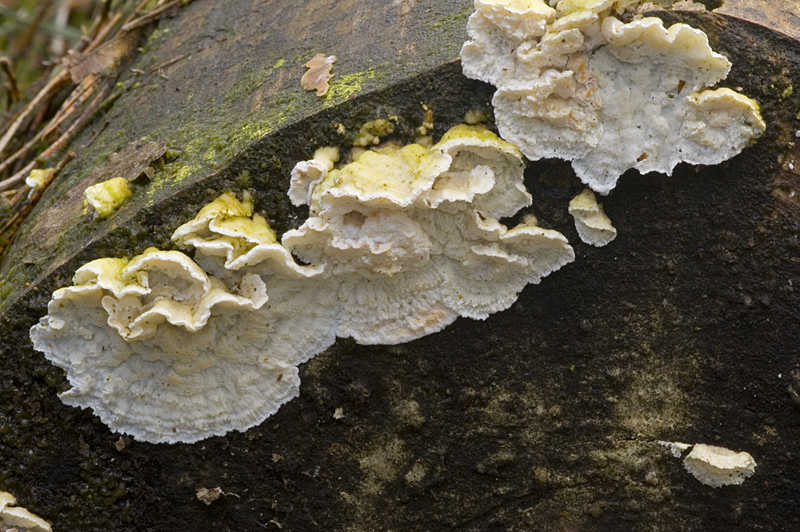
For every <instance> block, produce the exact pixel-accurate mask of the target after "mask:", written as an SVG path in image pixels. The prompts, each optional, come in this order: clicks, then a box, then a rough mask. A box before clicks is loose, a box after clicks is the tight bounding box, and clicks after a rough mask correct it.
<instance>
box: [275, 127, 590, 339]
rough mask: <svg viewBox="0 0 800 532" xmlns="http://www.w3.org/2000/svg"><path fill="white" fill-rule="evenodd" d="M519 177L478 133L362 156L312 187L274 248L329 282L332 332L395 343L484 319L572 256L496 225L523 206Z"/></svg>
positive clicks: (545, 237) (547, 239)
mask: <svg viewBox="0 0 800 532" xmlns="http://www.w3.org/2000/svg"><path fill="white" fill-rule="evenodd" d="M522 171H523V163H522V158H521V155H520V154H519V151H518V150H517V149H516V148H514V147H513V146H512V145H510V144H508V143H507V142H504V141H502V140H500V139H498V138H497V137H496V136H495V135H494V134H493V133H491V132H489V131H488V130H486V129H483V128H478V127H468V126H456V127H455V128H452V129H451V130H450V131H448V132H447V133H446V134H445V135H444V136H443V137H442V139H441V141H440V142H439V143H438V144H436V145H435V146H433V147H432V148H431V149H427V148H424V147H423V146H420V145H418V144H410V145H408V146H404V147H402V148H399V147H393V146H389V147H386V148H384V149H380V150H378V151H365V152H363V153H362V154H361V155H360V156H359V157H358V158H357V159H356V160H355V161H353V162H352V163H350V164H348V165H346V166H344V167H342V168H341V169H334V170H332V171H330V172H329V173H327V175H326V176H325V177H324V178H323V179H322V181H320V182H319V183H318V184H317V185H316V186H314V187H313V191H311V192H310V194H308V196H310V197H311V201H310V202H309V206H310V211H311V217H310V218H309V219H308V221H306V223H305V224H303V225H302V226H301V227H300V228H299V229H297V230H293V231H289V232H287V233H286V234H285V235H284V237H283V243H284V244H285V245H286V246H287V247H288V248H289V249H290V250H291V251H292V252H293V253H295V254H296V255H297V256H299V257H300V258H301V259H303V260H304V261H306V262H310V263H312V264H319V263H324V264H326V267H327V268H328V271H329V273H330V275H332V276H333V277H332V279H333V280H335V281H336V282H338V283H340V285H339V288H338V298H337V299H338V301H340V304H341V310H340V315H339V328H338V332H337V335H338V336H341V337H346V336H351V337H353V338H354V339H355V340H356V341H357V342H359V343H364V344H395V343H401V342H406V341H409V340H412V339H414V338H419V337H421V336H424V335H426V334H430V333H432V332H436V331H438V330H440V329H442V328H444V327H445V326H447V325H448V324H449V323H451V322H452V321H453V320H455V318H456V317H457V316H464V317H470V318H475V319H485V318H486V317H488V316H489V315H490V314H492V313H494V312H498V311H500V310H503V309H506V308H508V307H509V306H510V305H511V304H512V303H513V302H514V301H515V300H516V298H517V295H518V294H519V292H520V291H521V290H522V288H524V286H525V285H526V284H528V283H538V282H539V280H540V279H541V278H542V277H544V276H545V275H547V274H549V273H550V272H552V271H554V270H556V269H558V268H560V267H561V266H563V265H564V264H566V263H568V262H571V261H572V260H573V258H574V254H573V251H572V248H571V247H570V246H569V244H568V243H567V241H566V239H565V238H564V237H563V236H562V235H561V234H560V233H558V232H555V231H550V230H546V229H541V228H539V227H536V226H535V225H533V224H528V223H522V224H520V225H519V226H517V227H515V228H514V229H511V230H508V229H507V228H506V227H505V226H504V225H502V224H500V223H499V222H498V221H497V218H500V217H504V216H510V215H512V214H514V213H516V212H517V211H518V210H519V209H520V208H522V207H524V206H527V205H530V203H531V197H530V195H529V194H528V192H527V191H526V190H525V187H524V186H523V184H522ZM296 182H297V183H302V182H304V181H302V180H298V181H296ZM290 194H295V195H296V196H298V197H302V196H304V195H306V191H296V190H292V191H290Z"/></svg>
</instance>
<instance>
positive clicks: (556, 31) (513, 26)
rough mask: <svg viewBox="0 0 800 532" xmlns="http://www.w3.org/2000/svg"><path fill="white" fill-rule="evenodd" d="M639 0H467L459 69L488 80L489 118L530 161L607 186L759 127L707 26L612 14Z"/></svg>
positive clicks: (711, 154)
mask: <svg viewBox="0 0 800 532" xmlns="http://www.w3.org/2000/svg"><path fill="white" fill-rule="evenodd" d="M637 3H638V1H636V0H625V1H623V0H616V1H615V0H561V1H560V2H558V3H557V4H556V2H555V1H552V2H551V4H554V5H555V6H556V7H555V8H552V7H550V6H548V5H547V4H545V3H544V2H543V1H542V0H475V8H476V11H475V12H474V13H473V15H472V16H471V17H470V20H469V23H468V25H467V31H468V33H469V37H470V39H471V40H470V41H468V42H466V43H465V44H464V47H463V48H462V50H461V60H462V65H463V69H464V74H465V75H466V76H468V77H470V78H474V79H479V80H482V81H486V82H488V83H491V84H493V85H494V86H496V87H497V92H496V93H495V96H494V98H493V105H494V110H495V117H496V120H497V127H498V129H499V131H500V134H501V136H502V137H503V138H504V139H506V140H508V141H509V142H511V143H513V144H515V145H517V146H519V148H520V150H521V151H522V153H523V154H524V155H525V156H526V157H528V158H529V159H531V160H537V159H541V158H546V157H557V158H562V159H567V160H570V161H572V166H573V168H574V169H575V172H576V174H577V175H578V177H579V178H580V179H581V180H582V181H583V182H584V183H585V184H586V185H588V186H589V187H591V188H592V189H593V190H594V191H595V192H599V193H600V194H607V193H608V192H609V191H610V190H611V189H613V188H614V186H615V185H616V182H617V179H618V178H619V176H620V175H621V174H622V173H624V172H625V171H626V170H628V169H630V168H636V169H637V170H639V171H640V172H641V173H647V172H652V171H655V172H663V173H665V174H671V173H672V170H673V168H674V167H675V165H677V164H678V163H679V162H681V161H686V162H688V163H692V164H716V163H719V162H722V161H724V160H726V159H729V158H730V157H733V156H734V155H736V154H738V153H739V152H740V151H741V150H742V149H743V148H744V147H745V146H747V145H748V143H750V142H751V141H752V140H753V139H754V138H756V137H758V136H760V135H761V133H762V132H763V131H764V129H765V124H764V121H763V120H762V118H761V116H760V114H759V108H758V104H757V103H756V102H755V101H754V100H751V99H750V98H747V97H746V96H743V95H742V94H739V93H737V92H734V91H732V90H730V89H725V88H721V89H716V90H707V89H706V87H709V86H712V85H714V84H715V83H717V82H718V81H720V80H723V79H724V78H725V77H726V76H727V75H728V71H729V70H730V66H731V65H730V62H729V61H728V60H727V59H726V58H725V57H724V56H722V55H720V54H718V53H715V52H714V51H713V50H712V49H711V47H710V46H709V44H708V38H707V36H706V34H705V33H703V32H702V31H700V30H697V29H695V28H692V27H690V26H688V25H686V24H675V25H673V26H671V27H670V28H669V29H667V28H665V27H664V24H663V22H662V21H661V20H660V19H657V18H652V17H650V18H642V19H638V20H633V21H631V22H628V23H623V22H621V21H620V20H618V19H617V18H615V17H614V16H613V15H614V14H616V13H621V12H622V11H624V10H625V8H627V7H630V6H632V5H634V4H637Z"/></svg>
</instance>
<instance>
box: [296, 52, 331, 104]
mask: <svg viewBox="0 0 800 532" xmlns="http://www.w3.org/2000/svg"><path fill="white" fill-rule="evenodd" d="M335 62H336V56H335V55H330V56H326V55H325V54H317V55H315V56H314V57H313V58H312V59H311V61H309V62H308V63H306V64H305V65H304V66H305V67H306V68H308V72H306V73H305V74H303V77H302V78H300V85H301V86H302V87H303V88H304V89H305V90H307V91H312V90H316V91H317V96H325V95H326V94H327V93H328V81H330V80H331V78H332V77H333V76H335V74H331V69H332V68H333V64H334V63H335Z"/></svg>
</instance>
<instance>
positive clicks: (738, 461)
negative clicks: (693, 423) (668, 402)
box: [656, 441, 756, 488]
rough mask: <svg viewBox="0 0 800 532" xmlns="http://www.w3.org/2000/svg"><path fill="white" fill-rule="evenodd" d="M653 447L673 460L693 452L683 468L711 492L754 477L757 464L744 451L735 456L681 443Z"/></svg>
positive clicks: (726, 450) (722, 450)
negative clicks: (663, 449)
mask: <svg viewBox="0 0 800 532" xmlns="http://www.w3.org/2000/svg"><path fill="white" fill-rule="evenodd" d="M656 443H658V444H659V445H662V446H664V447H666V448H667V449H669V451H670V452H671V453H672V456H674V457H675V458H680V457H681V456H682V455H683V453H684V452H686V451H687V450H688V449H690V448H691V449H692V451H691V452H690V453H689V454H688V455H686V458H684V459H683V467H684V468H686V471H688V472H689V473H691V475H692V476H693V477H694V478H696V479H697V480H699V481H700V482H702V483H703V484H705V485H707V486H711V487H712V488H719V487H720V486H731V485H738V484H742V483H743V482H744V481H745V480H746V479H747V478H749V477H750V476H751V475H752V474H753V473H755V469H756V461H755V460H753V457H752V456H750V454H748V453H746V452H744V451H740V452H736V451H731V450H730V449H726V448H725V447H716V446H714V445H706V444H704V443H698V444H696V445H694V447H693V446H692V445H690V444H687V443H680V442H668V441H658V442H656Z"/></svg>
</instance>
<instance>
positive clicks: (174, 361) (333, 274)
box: [31, 126, 574, 443]
mask: <svg viewBox="0 0 800 532" xmlns="http://www.w3.org/2000/svg"><path fill="white" fill-rule="evenodd" d="M350 159H352V161H351V162H349V163H348V164H343V165H341V166H340V167H338V168H337V167H335V164H336V162H337V161H338V151H337V150H335V149H332V148H321V149H320V150H317V153H316V154H315V157H314V159H311V160H309V161H302V162H300V163H298V164H297V166H296V167H295V169H294V170H293V172H292V181H291V188H290V190H289V197H290V199H291V200H292V202H293V203H294V204H296V205H302V204H307V205H308V206H309V208H310V216H309V218H308V220H306V222H305V223H304V224H303V225H302V226H300V227H299V228H298V229H295V230H291V231H288V232H286V233H285V234H284V235H283V238H282V239H281V241H280V242H279V241H278V240H277V237H276V234H275V232H274V231H273V230H272V229H271V228H270V227H269V225H268V224H267V222H266V220H265V219H264V218H263V217H262V216H260V215H258V214H254V213H253V205H252V202H251V201H250V200H249V198H247V197H245V198H244V199H243V200H241V201H240V200H239V199H237V198H236V197H235V196H234V195H233V194H232V193H226V194H223V195H222V196H221V197H219V198H218V199H216V200H215V201H214V202H212V203H210V204H208V205H206V206H205V207H203V209H201V210H200V212H199V213H198V214H197V216H196V217H195V218H194V219H193V220H190V221H189V222H187V223H185V224H184V225H182V226H181V227H179V228H178V229H177V230H176V231H175V232H174V234H173V237H172V238H173V241H174V242H175V243H176V244H177V245H178V246H179V247H181V248H182V249H184V250H187V251H191V250H193V251H194V258H193V259H192V258H190V257H189V255H187V254H186V253H183V252H180V251H160V250H157V249H155V248H150V249H147V250H146V251H145V252H144V253H142V254H141V255H138V256H136V257H134V258H132V259H131V260H127V259H116V258H104V259H98V260H95V261H92V262H90V263H88V264H86V265H84V266H83V267H81V268H80V269H78V271H77V272H76V273H75V276H74V278H73V283H74V284H73V286H70V287H66V288H62V289H59V290H57V291H56V292H55V293H54V294H53V299H52V301H51V302H50V304H49V306H48V315H47V316H45V317H44V318H42V320H41V321H40V323H39V325H36V326H34V327H33V328H32V330H31V337H32V339H33V342H34V346H35V348H36V349H38V350H40V351H42V352H44V353H45V356H46V357H47V358H48V359H49V360H50V361H52V362H53V363H54V364H56V365H57V366H59V367H61V368H63V369H65V370H66V371H67V377H68V379H69V381H70V384H71V385H72V388H71V389H70V390H69V391H67V392H65V393H63V394H62V395H61V398H62V400H63V401H64V402H65V403H67V404H70V405H73V406H78V407H84V408H86V407H90V408H92V409H93V410H94V412H95V414H97V415H98V416H99V417H100V418H101V419H102V421H103V422H104V423H106V424H107V425H108V426H109V427H111V428H112V429H113V430H116V431H120V432H124V433H128V434H131V435H132V436H134V437H135V438H137V439H139V440H143V441H149V442H154V443H158V442H169V443H174V442H194V441H197V440H200V439H203V438H207V437H209V436H212V435H220V434H224V433H226V432H228V431H230V430H245V429H247V428H249V427H251V426H254V425H256V424H258V423H260V422H262V421H263V420H264V419H265V418H267V417H268V416H270V415H272V414H273V413H274V412H275V411H277V409H278V408H279V407H280V406H281V405H282V404H284V403H285V402H286V401H288V400H290V399H292V398H293V397H295V396H297V394H298V393H299V377H298V370H297V366H298V364H301V363H303V362H306V361H307V360H308V359H310V358H311V357H313V356H315V355H316V354H318V353H320V352H322V351H323V350H325V349H326V348H327V347H329V346H330V345H331V344H333V342H334V341H335V339H336V337H352V338H354V339H355V340H356V341H357V342H359V343H362V344H395V343H400V342H407V341H409V340H412V339H415V338H419V337H421V336H424V335H427V334H430V333H433V332H436V331H439V330H441V329H442V328H444V327H445V326H447V325H448V324H450V323H451V322H453V320H455V319H456V318H457V317H458V316H463V317H469V318H474V319H485V318H486V317H488V316H489V315H490V314H492V313H494V312H498V311H500V310H503V309H506V308H508V307H509V306H511V305H512V304H513V303H514V301H515V300H516V298H517V296H518V294H519V292H520V291H521V290H522V289H523V288H524V287H525V285H526V284H529V283H538V282H539V281H540V280H541V278H542V277H544V276H546V275H548V274H549V273H551V272H552V271H554V270H556V269H558V268H560V267H561V266H563V265H565V264H567V263H568V262H570V261H572V260H573V258H574V254H573V251H572V248H571V247H570V246H569V244H568V242H567V240H566V239H565V238H564V237H563V236H562V235H561V234H560V233H558V232H556V231H552V230H547V229H542V228H540V227H538V226H537V225H536V222H535V220H534V219H533V218H530V219H527V220H525V221H523V222H522V223H520V224H519V225H517V226H516V227H514V228H511V229H509V228H507V227H506V226H505V225H503V224H501V223H500V222H499V221H498V219H500V218H503V217H507V216H511V215H514V214H515V213H516V212H517V211H519V210H520V209H521V208H523V207H525V206H528V205H530V204H531V202H532V199H531V196H530V194H528V192H527V191H526V190H525V187H524V185H523V180H522V177H523V175H522V174H523V168H524V164H523V161H522V156H521V154H520V153H519V151H518V150H517V149H516V148H515V147H514V146H512V145H511V144H508V143H507V142H504V141H502V140H500V139H499V138H497V137H496V136H495V135H494V134H493V133H491V132H489V131H488V130H486V129H484V128H481V127H470V126H456V127H455V128H453V129H451V130H450V131H448V132H447V133H446V134H445V135H444V136H443V138H442V139H441V141H440V142H439V143H438V144H436V145H434V146H433V147H432V148H425V147H423V146H421V145H419V144H410V145H407V146H402V147H401V146H397V145H393V144H387V145H384V146H378V147H377V148H375V149H374V150H359V151H358V152H356V153H355V155H352V154H351V157H350ZM295 257H298V258H299V259H301V261H302V263H303V264H301V263H298V262H297V261H296V260H295Z"/></svg>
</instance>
